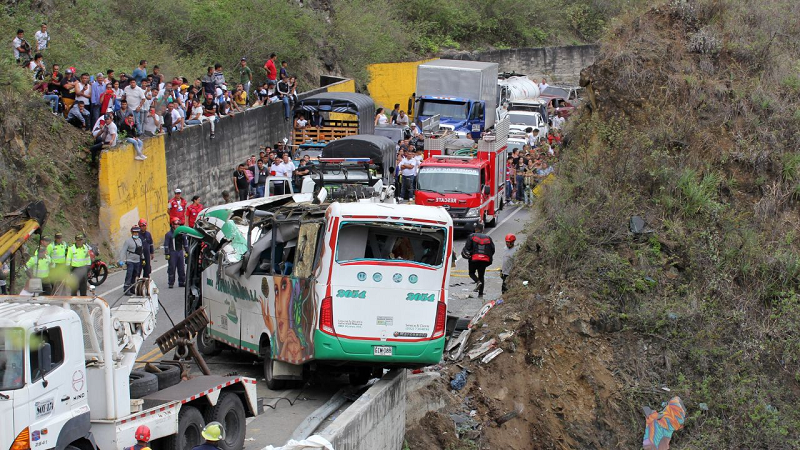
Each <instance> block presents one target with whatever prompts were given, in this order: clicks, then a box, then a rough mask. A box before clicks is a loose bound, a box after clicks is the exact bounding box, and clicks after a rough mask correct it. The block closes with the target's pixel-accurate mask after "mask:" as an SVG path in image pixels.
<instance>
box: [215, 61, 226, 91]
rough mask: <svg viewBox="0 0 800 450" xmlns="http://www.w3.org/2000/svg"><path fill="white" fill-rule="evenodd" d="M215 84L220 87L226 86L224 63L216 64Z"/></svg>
mask: <svg viewBox="0 0 800 450" xmlns="http://www.w3.org/2000/svg"><path fill="white" fill-rule="evenodd" d="M214 86H216V87H218V88H219V87H222V86H225V74H224V73H222V64H220V63H216V64H214Z"/></svg>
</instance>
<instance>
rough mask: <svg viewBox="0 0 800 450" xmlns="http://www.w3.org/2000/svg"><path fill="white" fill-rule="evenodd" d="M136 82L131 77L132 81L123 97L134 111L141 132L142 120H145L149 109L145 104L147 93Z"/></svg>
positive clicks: (137, 126)
mask: <svg viewBox="0 0 800 450" xmlns="http://www.w3.org/2000/svg"><path fill="white" fill-rule="evenodd" d="M136 84H137V83H136V79H134V78H131V80H130V83H129V84H128V86H127V87H126V88H125V90H124V91H123V98H124V99H125V100H127V101H128V108H130V109H131V110H132V111H133V118H134V120H136V131H138V132H139V133H141V132H142V122H143V121H144V116H145V111H147V108H146V105H145V104H144V100H145V97H146V94H145V92H144V90H143V89H142V88H140V87H139V86H137V85H136Z"/></svg>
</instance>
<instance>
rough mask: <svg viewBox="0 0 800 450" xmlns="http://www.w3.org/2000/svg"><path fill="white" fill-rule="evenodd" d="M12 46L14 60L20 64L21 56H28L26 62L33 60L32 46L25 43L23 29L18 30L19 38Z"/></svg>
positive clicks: (16, 38)
mask: <svg viewBox="0 0 800 450" xmlns="http://www.w3.org/2000/svg"><path fill="white" fill-rule="evenodd" d="M11 46H12V47H14V59H16V60H17V62H20V54H22V56H26V55H27V58H26V60H28V59H31V46H30V45H28V43H27V42H26V41H25V31H23V30H22V29H21V28H20V29H19V30H17V37H15V38H14V40H13V41H11Z"/></svg>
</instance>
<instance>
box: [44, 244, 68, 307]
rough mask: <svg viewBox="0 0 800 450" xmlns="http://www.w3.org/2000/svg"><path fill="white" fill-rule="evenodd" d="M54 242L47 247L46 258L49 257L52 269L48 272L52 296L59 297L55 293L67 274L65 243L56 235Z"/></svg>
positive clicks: (57, 293)
mask: <svg viewBox="0 0 800 450" xmlns="http://www.w3.org/2000/svg"><path fill="white" fill-rule="evenodd" d="M54 238H55V240H54V241H53V242H51V243H50V244H48V245H47V256H49V257H50V262H51V263H52V265H53V268H52V269H51V270H50V284H51V287H52V289H53V290H52V294H53V295H59V294H60V293H59V292H57V291H58V290H59V286H60V284H61V282H62V281H64V279H66V278H67V275H68V274H69V269H68V268H67V243H66V242H64V235H63V234H61V233H60V232H59V233H56V234H55V236H54Z"/></svg>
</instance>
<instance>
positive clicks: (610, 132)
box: [408, 0, 800, 449]
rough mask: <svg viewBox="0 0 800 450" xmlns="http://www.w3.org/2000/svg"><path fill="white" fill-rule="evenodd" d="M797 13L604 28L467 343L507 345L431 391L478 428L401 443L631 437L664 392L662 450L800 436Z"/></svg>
mask: <svg viewBox="0 0 800 450" xmlns="http://www.w3.org/2000/svg"><path fill="white" fill-rule="evenodd" d="M798 14H800V5H798V4H797V3H796V2H792V1H788V0H767V1H764V2H756V3H749V4H742V3H741V2H737V1H733V0H696V1H683V0H677V1H672V2H669V3H666V4H662V5H659V6H657V7H654V8H652V9H650V10H648V11H646V12H645V13H643V14H641V15H637V16H632V17H630V18H626V19H625V20H622V21H620V23H619V24H617V25H616V26H615V27H614V28H613V29H612V30H610V31H609V33H608V34H607V35H606V37H605V38H604V40H603V43H602V50H601V55H600V56H599V58H598V59H597V62H596V63H595V64H594V65H593V66H592V67H589V68H588V69H586V70H585V71H584V73H583V76H582V78H583V80H582V83H583V84H584V85H585V86H586V87H587V88H588V89H587V90H588V94H589V95H588V97H589V98H588V101H587V103H588V104H587V106H586V107H585V108H583V111H582V112H581V114H580V116H579V117H577V118H576V119H574V120H573V121H572V123H571V129H570V132H569V145H568V146H567V148H566V149H565V150H564V152H563V157H562V161H561V162H560V163H559V167H558V181H557V182H556V183H554V184H552V185H550V186H549V187H548V189H547V191H546V194H545V196H544V198H543V199H542V200H541V201H540V202H539V204H538V205H537V211H536V213H535V217H536V218H535V221H534V223H532V224H531V227H530V232H529V235H528V240H527V242H526V244H525V246H524V247H523V248H522V249H521V250H522V254H521V255H520V259H519V261H518V262H517V264H518V267H519V271H518V273H517V275H516V276H515V277H514V281H513V283H512V284H513V285H515V287H514V288H513V290H512V292H511V293H510V294H509V295H507V296H506V297H505V300H506V302H505V303H504V304H503V305H500V306H498V307H495V309H493V310H492V311H490V312H489V314H488V315H487V319H486V321H485V323H486V324H487V325H488V327H487V328H484V329H482V331H481V333H479V334H478V335H479V336H482V335H483V333H484V332H485V333H486V335H487V336H486V339H488V338H490V337H497V336H498V335H499V334H500V333H502V332H504V331H506V330H508V331H511V330H514V331H516V334H515V337H514V338H512V339H509V340H507V341H505V342H502V343H500V347H501V348H504V349H505V350H506V353H504V354H502V355H500V356H498V357H497V359H495V360H494V361H492V362H491V363H488V364H486V365H483V364H471V363H465V365H466V366H467V367H468V368H470V369H471V370H473V376H470V378H469V380H468V382H467V387H466V388H465V389H464V390H463V391H460V392H458V393H452V392H450V390H449V388H448V387H447V386H445V385H444V383H443V384H442V386H440V387H439V388H438V389H439V391H438V392H440V395H441V396H443V397H444V398H446V399H447V400H448V401H449V403H448V404H449V405H450V406H449V407H450V408H451V411H452V410H455V411H457V412H463V411H466V412H469V411H470V410H475V411H476V414H475V416H474V418H473V419H472V420H474V421H475V423H477V424H478V428H479V429H480V433H477V434H476V433H474V432H472V431H470V432H469V433H462V434H461V439H460V440H459V439H458V436H454V435H453V433H450V434H449V437H448V435H445V434H443V433H429V432H425V430H424V429H416V430H411V431H410V432H409V435H408V441H409V445H410V447H411V448H428V447H425V446H426V445H440V447H439V448H447V447H448V446H449V447H451V448H474V447H471V446H475V447H478V448H513V449H530V448H559V449H561V448H582V449H606V448H639V446H641V443H642V436H643V434H644V424H645V420H644V419H645V418H644V414H643V413H642V407H643V406H649V407H651V408H653V409H655V410H660V409H661V405H662V403H663V402H666V401H668V400H669V399H670V398H671V397H672V396H674V395H679V396H680V397H681V398H682V399H683V401H684V404H685V406H686V409H687V411H688V415H687V419H686V424H685V425H686V426H685V428H684V429H682V430H680V431H678V432H676V433H675V436H674V437H673V440H672V446H671V447H670V448H687V449H688V448H714V449H717V448H719V449H723V448H770V449H788V448H798V447H799V446H800V412H798V409H797V407H796V405H797V404H798V400H800V381H799V380H800V334H799V332H800V328H799V326H798V323H800V321H798V319H800V296H798V292H800V242H799V241H798V238H797V236H798V232H800V228H799V224H800V220H798V213H800V208H798V199H800V152H798V148H799V146H798V144H800V142H798V141H799V140H800V133H798V126H799V125H800V112H798V111H800V75H799V72H798V68H799V67H800V46H798V44H797V43H798V42H800V40H798V37H799V36H800V26H799V25H798V22H797V20H796V18H797V17H798ZM632 218H634V220H633V221H632ZM639 218H641V219H643V221H644V224H645V225H644V227H641V226H640V225H641V222H640V221H639ZM522 280H530V284H528V286H522V285H521V281H522ZM459 370H460V369H459V368H458V367H453V366H451V367H447V368H445V373H446V374H447V375H453V374H454V373H455V372H457V371H459ZM445 378H446V380H444V381H445V382H447V381H449V378H448V377H445ZM510 411H521V413H519V415H518V416H517V417H515V418H513V419H512V420H509V421H508V422H506V423H505V424H501V423H502V420H498V419H502V418H503V417H508V416H507V414H508V413H509V412H510ZM431 416H432V417H430V419H431V421H432V423H436V421H437V420H438V421H440V422H441V421H444V422H447V421H450V422H449V423H452V420H451V419H450V418H449V417H448V416H447V415H443V414H441V413H440V414H431ZM449 423H448V426H447V427H444V428H443V429H450V430H452V428H449V427H450V425H449ZM447 439H450V440H449V441H448V440H447ZM465 440H466V441H465ZM433 442H438V444H432V443H433Z"/></svg>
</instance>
